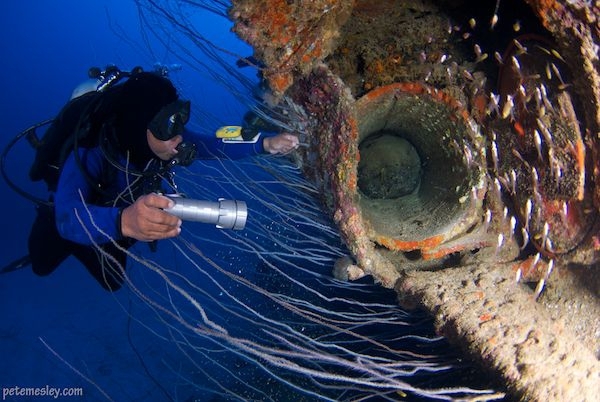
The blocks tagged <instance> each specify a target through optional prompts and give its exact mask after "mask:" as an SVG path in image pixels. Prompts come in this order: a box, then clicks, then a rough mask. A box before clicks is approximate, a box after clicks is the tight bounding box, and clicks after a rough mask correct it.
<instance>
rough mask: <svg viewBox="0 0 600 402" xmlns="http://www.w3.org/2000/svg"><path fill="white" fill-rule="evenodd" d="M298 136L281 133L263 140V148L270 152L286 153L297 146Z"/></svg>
mask: <svg viewBox="0 0 600 402" xmlns="http://www.w3.org/2000/svg"><path fill="white" fill-rule="evenodd" d="M299 143H300V142H299V141H298V137H297V136H295V135H294V134H289V133H281V134H278V135H276V136H274V137H266V138H265V139H264V140H263V148H264V149H265V151H266V152H268V153H270V154H287V153H289V152H292V151H293V150H294V149H296V148H298V145H299Z"/></svg>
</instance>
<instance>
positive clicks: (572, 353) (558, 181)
mask: <svg viewBox="0 0 600 402" xmlns="http://www.w3.org/2000/svg"><path fill="white" fill-rule="evenodd" d="M233 3H234V6H233V8H232V10H231V16H232V18H233V20H234V21H235V23H236V25H235V30H236V32H237V33H238V34H239V35H240V37H242V39H244V40H246V41H247V42H248V43H250V44H251V45H252V46H253V47H254V49H255V57H257V58H258V59H259V60H260V61H261V63H262V64H263V65H264V68H263V69H262V70H261V73H262V76H263V78H264V79H265V80H266V81H267V82H268V83H269V84H270V87H271V89H272V91H273V93H274V94H275V96H276V97H279V98H285V99H286V101H287V102H293V103H294V104H295V105H296V106H297V107H299V108H300V109H301V110H302V111H303V112H302V116H303V119H305V121H303V122H301V123H302V124H301V126H302V128H303V129H302V132H301V133H300V135H301V136H302V138H303V141H305V142H306V143H307V147H305V148H303V149H301V150H300V151H299V152H298V155H297V156H298V158H299V160H300V161H301V163H302V164H303V166H304V170H305V172H306V175H307V176H308V177H310V178H311V179H312V180H313V181H314V182H315V183H316V184H317V185H318V186H319V187H320V188H321V189H322V194H323V201H324V203H325V204H326V205H327V207H328V208H329V209H330V211H331V213H332V215H333V217H334V219H335V222H336V224H337V225H338V227H339V229H340V232H341V234H342V236H343V238H344V240H345V242H346V244H347V245H348V248H349V249H350V251H351V252H352V254H353V258H354V259H355V262H356V266H354V265H353V269H358V270H359V274H356V271H353V274H352V275H349V276H344V275H342V277H344V278H346V277H349V278H350V279H352V278H353V277H359V276H362V275H372V276H373V277H374V279H375V281H377V282H379V283H381V284H382V285H383V286H385V287H389V288H395V289H396V290H397V292H398V296H399V300H400V302H401V303H403V304H404V305H405V306H415V305H419V306H422V307H425V308H426V309H427V310H429V311H430V313H431V314H432V315H434V316H435V317H436V320H437V326H438V329H439V330H440V332H441V333H443V334H444V335H446V336H448V337H449V338H450V339H452V340H454V341H456V342H457V343H459V344H461V345H463V346H464V348H465V349H466V350H468V351H469V353H471V354H473V355H475V356H477V357H479V358H480V360H481V361H482V362H483V363H484V365H485V366H486V367H487V368H490V369H491V370H493V371H495V372H497V373H498V374H499V375H501V376H502V377H503V378H504V379H505V380H506V382H507V384H508V386H509V388H510V389H511V391H512V392H513V393H514V395H515V396H516V397H521V398H523V399H526V400H540V401H542V400H593V398H594V397H595V396H596V391H597V384H598V382H599V381H600V364H599V362H598V350H599V347H598V338H597V331H599V330H600V324H599V323H598V320H597V317H598V316H600V306H599V302H598V289H599V286H598V279H596V277H597V275H595V274H594V273H595V270H596V269H597V268H596V264H597V259H598V250H599V249H600V246H598V243H599V241H598V237H597V236H596V234H597V232H598V227H599V226H598V219H597V216H598V208H599V205H600V204H599V202H600V189H599V187H598V185H597V181H598V177H599V176H598V167H599V166H600V160H599V157H600V156H599V154H598V135H599V134H600V130H599V127H600V107H599V105H600V85H599V84H600V80H599V77H600V75H599V71H598V70H599V69H598V66H599V61H598V44H599V43H600V42H599V36H600V28H599V22H598V20H597V18H598V15H599V14H600V7H599V5H598V4H597V2H595V3H594V4H592V3H590V2H583V1H580V2H562V1H550V2H548V1H535V0H529V1H525V2H523V3H520V4H519V5H518V6H515V9H514V10H505V9H504V8H503V3H502V2H500V3H499V4H500V9H498V7H496V8H494V5H495V4H497V3H496V2H492V1H490V2H485V3H489V4H487V7H486V6H482V5H477V6H476V5H475V3H473V4H471V3H470V2H468V1H457V2H452V1H440V2H431V3H430V2H412V1H391V0H389V1H380V2H376V4H372V3H373V2H368V1H355V2H337V1H331V0H330V1H314V2H310V7H302V4H301V3H302V2H281V1H234V2H233ZM507 8H508V7H507ZM464 16H466V17H464ZM557 372H559V373H561V375H560V379H557V375H556V373H557Z"/></svg>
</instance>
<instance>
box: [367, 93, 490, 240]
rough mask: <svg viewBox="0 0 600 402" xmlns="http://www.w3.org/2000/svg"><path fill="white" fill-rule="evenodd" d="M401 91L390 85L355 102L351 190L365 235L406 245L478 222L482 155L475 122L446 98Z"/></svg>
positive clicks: (441, 236) (450, 234)
mask: <svg viewBox="0 0 600 402" xmlns="http://www.w3.org/2000/svg"><path fill="white" fill-rule="evenodd" d="M411 88H413V87H411ZM407 89H409V88H408V87H407V86H403V85H390V86H387V87H384V88H380V89H378V90H375V91H373V92H371V93H369V94H367V95H365V96H364V97H363V98H361V99H360V100H359V101H358V102H357V119H358V125H359V127H358V128H359V138H358V142H359V153H360V160H359V163H358V189H359V194H360V196H359V205H360V209H361V211H362V214H363V217H364V219H365V221H366V222H367V223H368V226H369V227H370V229H371V231H372V233H371V236H370V237H371V238H372V240H374V241H376V242H378V243H380V244H382V245H385V246H386V247H388V248H391V249H398V250H405V251H410V250H415V249H421V248H429V247H434V246H436V245H438V244H440V243H441V242H443V241H445V240H448V239H451V238H452V237H454V236H456V235H457V234H459V233H463V232H464V231H466V230H468V229H469V228H470V227H471V226H473V225H475V224H476V223H477V222H479V220H480V217H481V211H480V207H481V202H480V197H478V193H479V191H481V189H482V188H483V167H484V163H483V160H484V155H483V152H482V147H481V144H480V140H479V134H478V133H477V132H476V131H475V129H476V126H475V125H474V124H472V123H471V122H470V120H468V119H466V118H465V117H464V116H462V115H460V114H459V113H457V110H456V109H455V108H454V107H453V105H451V104H448V102H449V100H448V99H446V100H444V99H442V98H441V97H440V98H439V99H436V98H435V94H437V92H435V91H433V92H430V93H428V92H427V88H424V87H419V91H420V92H422V93H420V94H415V93H410V92H408V91H407ZM431 91H432V90H431ZM432 95H433V96H432ZM481 198H482V197H481Z"/></svg>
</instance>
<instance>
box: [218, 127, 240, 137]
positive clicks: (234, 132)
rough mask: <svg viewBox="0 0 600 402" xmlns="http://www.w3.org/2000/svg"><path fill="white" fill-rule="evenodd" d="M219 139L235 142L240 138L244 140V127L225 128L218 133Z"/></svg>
mask: <svg viewBox="0 0 600 402" xmlns="http://www.w3.org/2000/svg"><path fill="white" fill-rule="evenodd" d="M216 136H217V138H224V139H229V140H233V139H236V138H237V137H239V139H240V140H241V139H242V127H241V126H223V127H221V128H219V129H218V130H217V132H216Z"/></svg>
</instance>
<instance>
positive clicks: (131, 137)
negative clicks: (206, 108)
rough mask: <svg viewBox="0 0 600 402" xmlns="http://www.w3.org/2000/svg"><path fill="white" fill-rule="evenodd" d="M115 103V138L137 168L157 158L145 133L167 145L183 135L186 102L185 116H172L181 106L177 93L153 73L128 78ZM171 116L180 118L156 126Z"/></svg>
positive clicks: (182, 112)
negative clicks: (166, 142)
mask: <svg viewBox="0 0 600 402" xmlns="http://www.w3.org/2000/svg"><path fill="white" fill-rule="evenodd" d="M117 102H118V106H117V114H116V117H115V122H114V124H115V133H116V137H117V140H118V141H119V145H120V147H121V151H122V152H123V153H124V154H126V155H127V154H128V156H129V158H130V161H132V162H134V163H135V164H137V165H138V166H141V165H145V164H146V163H147V162H148V161H149V160H150V159H152V158H154V157H156V156H158V157H160V155H157V154H156V153H155V152H154V151H153V150H152V148H151V147H150V145H149V143H148V129H150V131H151V132H152V133H153V135H154V136H155V137H156V138H157V140H160V141H163V142H164V141H168V140H171V139H173V138H175V137H176V136H177V135H180V134H181V133H182V132H183V124H185V123H186V122H187V118H188V117H189V102H187V109H185V108H184V109H185V110H187V115H185V110H184V111H181V112H180V111H176V112H172V110H174V109H175V108H174V106H173V105H180V104H181V101H178V96H177V91H176V89H175V87H174V86H173V84H172V83H171V81H169V80H168V79H167V78H165V77H161V76H159V75H157V74H154V73H145V72H141V73H138V74H135V75H133V76H132V77H131V78H129V79H128V80H127V82H125V83H124V84H123V86H122V89H121V91H120V94H119V99H118V101H117ZM183 103H184V104H185V103H186V102H183ZM167 114H168V116H167ZM174 114H175V115H178V114H181V116H179V115H178V116H177V117H175V118H173V123H169V121H167V122H164V123H158V121H159V120H160V118H159V116H165V118H166V119H167V120H169V119H170V118H171V116H172V115H174ZM184 115H185V117H184ZM153 128H154V130H156V133H154V131H153ZM159 137H160V138H159Z"/></svg>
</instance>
